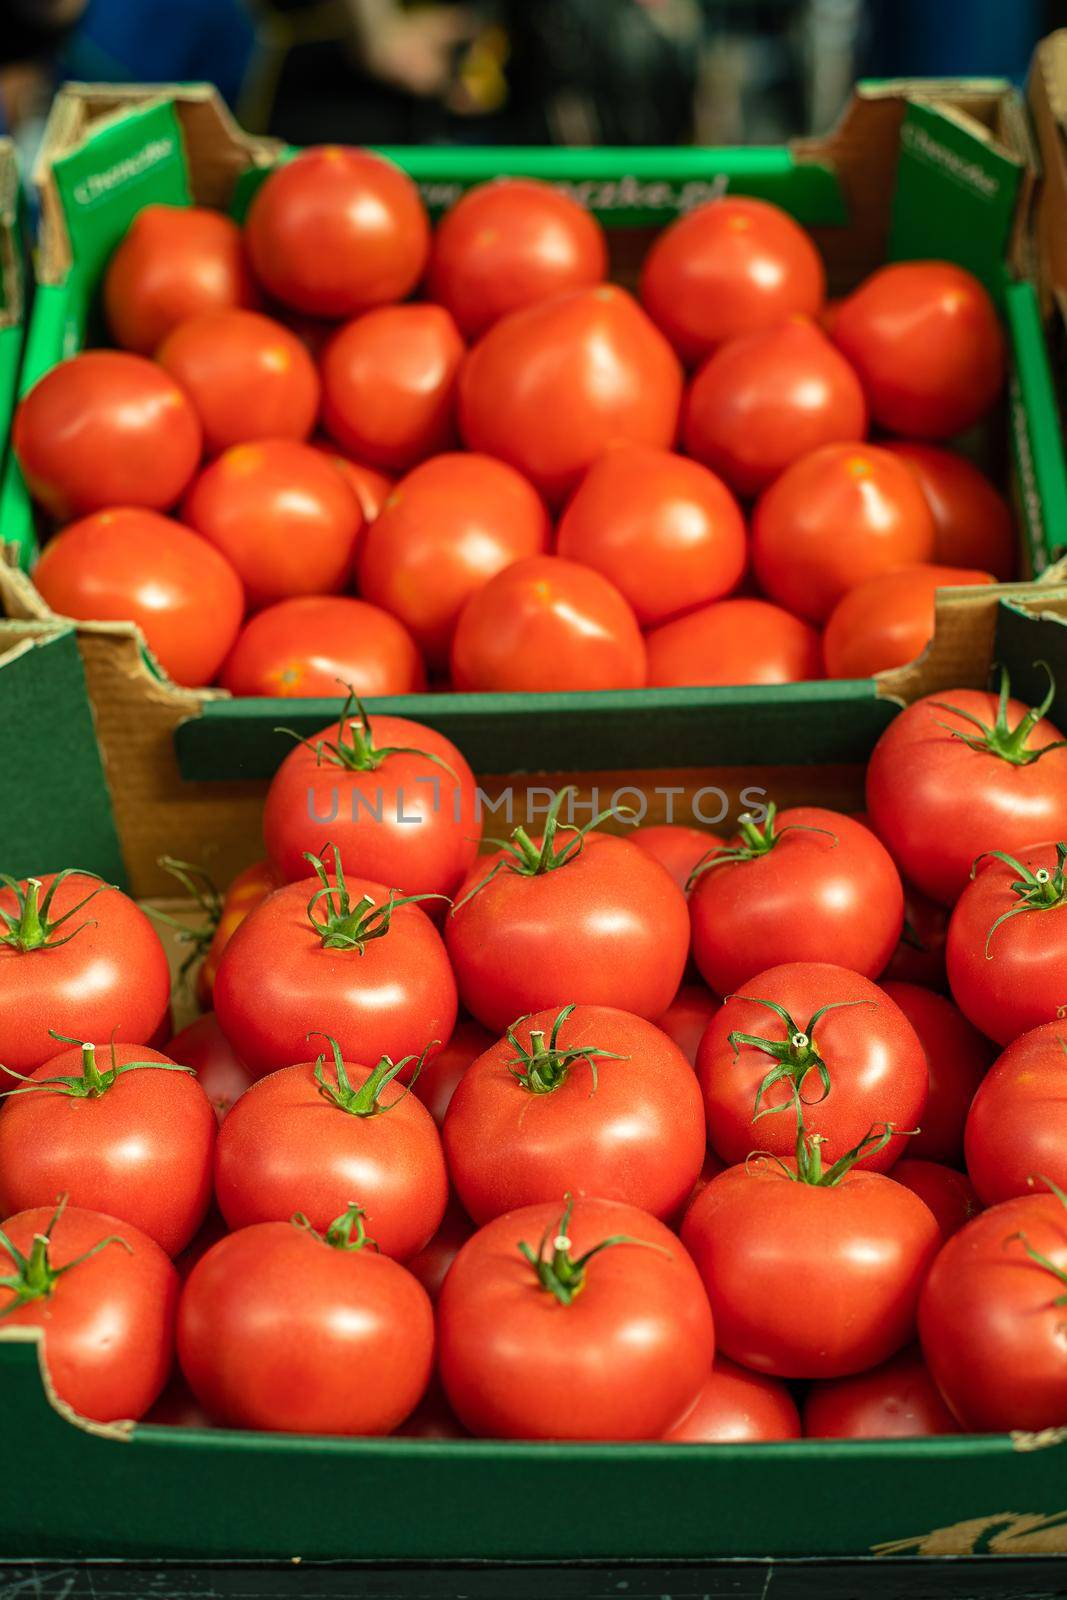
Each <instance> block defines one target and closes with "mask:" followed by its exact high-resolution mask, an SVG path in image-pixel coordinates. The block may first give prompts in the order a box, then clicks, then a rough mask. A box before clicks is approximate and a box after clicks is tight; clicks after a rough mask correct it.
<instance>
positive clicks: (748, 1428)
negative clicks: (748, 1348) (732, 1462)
mask: <svg viewBox="0 0 1067 1600" xmlns="http://www.w3.org/2000/svg"><path fill="white" fill-rule="evenodd" d="M799 1438H800V1417H799V1415H798V1414H797V1408H796V1405H795V1403H794V1401H793V1397H792V1395H791V1394H790V1393H789V1390H788V1389H787V1388H786V1386H785V1384H784V1383H779V1382H778V1380H777V1379H776V1378H765V1377H764V1376H763V1375H762V1374H761V1373H759V1372H748V1371H746V1370H745V1368H744V1367H739V1366H738V1365H737V1364H736V1362H733V1361H728V1360H727V1359H726V1357H725V1356H716V1357H715V1365H714V1366H713V1367H712V1369H711V1376H710V1377H709V1378H708V1381H707V1382H706V1383H705V1385H704V1387H703V1389H702V1390H701V1391H700V1394H699V1395H698V1396H697V1402H696V1405H695V1406H694V1407H693V1409H692V1411H690V1413H689V1415H688V1416H687V1417H686V1418H685V1419H684V1421H682V1422H679V1423H678V1425H677V1426H676V1427H674V1428H672V1429H671V1431H670V1433H665V1434H664V1435H663V1440H664V1443H665V1444H762V1443H766V1442H768V1441H771V1440H775V1439H799Z"/></svg>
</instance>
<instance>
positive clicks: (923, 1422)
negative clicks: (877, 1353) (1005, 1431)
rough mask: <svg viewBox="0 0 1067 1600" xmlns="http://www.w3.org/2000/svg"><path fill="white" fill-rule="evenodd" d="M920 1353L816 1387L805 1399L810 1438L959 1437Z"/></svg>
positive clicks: (908, 1352) (907, 1353)
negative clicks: (933, 1435) (931, 1435)
mask: <svg viewBox="0 0 1067 1600" xmlns="http://www.w3.org/2000/svg"><path fill="white" fill-rule="evenodd" d="M959 1431H960V1429H959V1424H958V1423H957V1421H956V1419H955V1417H953V1415H952V1413H951V1411H950V1410H949V1409H948V1407H947V1406H946V1404H945V1402H944V1401H943V1400H942V1398H941V1396H940V1394H939V1393H938V1389H937V1385H936V1384H935V1383H934V1380H933V1378H931V1376H930V1374H929V1372H928V1371H927V1368H926V1363H925V1362H924V1361H923V1358H922V1356H921V1355H920V1353H919V1352H918V1351H917V1350H911V1349H908V1350H902V1351H901V1353H900V1355H898V1356H894V1357H893V1358H892V1360H891V1361H886V1362H884V1363H883V1364H882V1366H880V1367H875V1368H874V1370H873V1371H871V1372H861V1373H859V1374H858V1375H857V1376H856V1377H853V1378H836V1379H832V1380H831V1381H830V1382H829V1383H813V1384H812V1386H811V1388H810V1389H809V1390H808V1393H807V1395H806V1396H805V1399H804V1437H805V1438H806V1439H918V1438H921V1437H923V1436H924V1435H927V1434H945V1433H959Z"/></svg>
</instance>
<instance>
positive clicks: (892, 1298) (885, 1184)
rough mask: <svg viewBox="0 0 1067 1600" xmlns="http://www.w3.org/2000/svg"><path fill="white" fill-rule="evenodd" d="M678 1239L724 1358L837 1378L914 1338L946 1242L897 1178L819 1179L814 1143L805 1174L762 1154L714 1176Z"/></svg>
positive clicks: (849, 1174)
mask: <svg viewBox="0 0 1067 1600" xmlns="http://www.w3.org/2000/svg"><path fill="white" fill-rule="evenodd" d="M876 1142H877V1141H876ZM798 1148H799V1149H801V1150H804V1149H805V1147H804V1146H803V1144H801V1145H799V1146H798ZM805 1172H806V1173H808V1176H807V1177H806V1178H805V1177H804V1176H803V1173H805ZM682 1242H683V1244H685V1245H686V1247H687V1248H688V1249H689V1251H690V1252H691V1254H692V1256H693V1259H694V1261H695V1262H696V1265H697V1269H698V1270H699V1272H700V1275H701V1277H702V1278H703V1280H704V1287H705V1288H706V1289H707V1291H708V1298H709V1300H710V1301H711V1309H712V1314H713V1316H714V1318H715V1333H716V1338H717V1340H718V1345H719V1348H720V1351H721V1352H722V1353H723V1354H725V1355H729V1356H730V1357H732V1359H733V1360H735V1361H740V1362H741V1363H742V1364H743V1365H744V1366H746V1367H752V1368H754V1369H755V1370H756V1371H757V1372H767V1373H772V1374H774V1375H775V1376H776V1377H780V1378H838V1377H845V1376H847V1375H848V1374H849V1373H853V1372H863V1371H865V1370H866V1369H867V1368H868V1367H872V1366H874V1364H875V1363H876V1362H878V1361H884V1360H886V1358H887V1357H888V1356H891V1355H893V1354H894V1352H895V1351H897V1350H899V1349H900V1348H901V1346H902V1345H904V1344H906V1343H907V1341H908V1339H909V1338H911V1336H912V1334H913V1333H914V1329H915V1308H916V1303H917V1301H918V1298H919V1291H920V1289H921V1288H922V1283H923V1279H924V1278H925V1276H926V1273H927V1270H928V1268H929V1266H930V1262H931V1261H932V1260H933V1258H934V1256H935V1255H936V1254H937V1249H938V1246H939V1244H940V1242H941V1235H940V1233H939V1231H938V1227H937V1223H936V1222H935V1221H934V1218H933V1215H932V1214H931V1212H930V1211H929V1210H928V1209H927V1207H926V1206H925V1205H924V1204H923V1202H922V1201H921V1200H919V1199H918V1198H917V1196H915V1195H914V1194H912V1193H911V1192H910V1191H909V1190H907V1189H905V1188H903V1187H902V1186H901V1185H900V1184H899V1183H894V1182H893V1180H892V1178H887V1177H885V1176H883V1174H882V1173H880V1172H868V1171H857V1170H856V1169H855V1168H854V1167H853V1168H851V1169H849V1170H847V1171H845V1172H844V1173H839V1174H836V1175H835V1169H834V1168H833V1167H831V1168H830V1169H829V1171H828V1172H826V1173H823V1172H822V1171H821V1167H820V1163H819V1156H818V1146H817V1145H814V1146H813V1145H810V1144H809V1145H808V1146H807V1149H806V1153H805V1154H804V1155H803V1157H802V1165H801V1168H800V1170H799V1171H798V1168H797V1162H796V1161H793V1160H790V1161H788V1162H785V1163H783V1162H780V1161H778V1160H777V1159H771V1158H769V1157H766V1156H758V1157H754V1158H753V1159H751V1160H749V1161H746V1162H745V1164H744V1165H743V1166H737V1167H728V1168H727V1170H726V1171H725V1172H723V1173H720V1174H719V1176H718V1177H717V1178H713V1179H712V1180H711V1182H710V1183H709V1184H708V1186H707V1188H706V1189H705V1190H704V1191H703V1193H702V1194H699V1195H698V1196H697V1198H696V1199H695V1200H694V1202H693V1204H692V1206H691V1207H690V1208H689V1211H688V1212H687V1214H686V1218H685V1222H684V1223H683V1225H682ZM798 1284H802V1285H803V1292H802V1293H797V1285H798Z"/></svg>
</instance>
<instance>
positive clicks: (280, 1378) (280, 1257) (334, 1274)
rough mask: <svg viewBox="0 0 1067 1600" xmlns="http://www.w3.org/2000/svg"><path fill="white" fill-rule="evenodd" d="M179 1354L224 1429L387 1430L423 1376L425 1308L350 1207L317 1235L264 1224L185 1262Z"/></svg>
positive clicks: (429, 1358)
mask: <svg viewBox="0 0 1067 1600" xmlns="http://www.w3.org/2000/svg"><path fill="white" fill-rule="evenodd" d="M353 1230H355V1237H353ZM178 1359H179V1360H180V1362H181V1367H182V1371H183V1373H184V1374H185V1377H186V1380H187V1382H188V1384H189V1387H190V1388H191V1389H192V1391H193V1393H194V1394H195V1395H196V1398H197V1399H198V1400H199V1401H200V1403H201V1405H202V1406H203V1407H204V1408H205V1410H206V1411H207V1412H208V1413H209V1415H211V1416H212V1417H215V1418H216V1419H217V1420H218V1421H219V1422H221V1423H223V1424H224V1425H225V1426H227V1427H231V1428H265V1429H268V1430H269V1431H270V1432H272V1433H307V1434H350V1433H361V1434H382V1433H391V1432H392V1431H393V1429H394V1428H396V1427H397V1426H398V1425H399V1424H400V1423H401V1422H403V1420H404V1418H405V1417H406V1416H408V1415H409V1414H410V1412H412V1411H413V1410H414V1409H415V1407H416V1405H417V1404H418V1402H419V1400H420V1399H421V1398H422V1395H423V1393H424V1391H425V1389H426V1386H427V1384H428V1383H429V1381H430V1371H431V1368H432V1365H433V1308H432V1307H431V1305H430V1301H429V1298H428V1297H427V1294H426V1291H425V1289H424V1288H423V1287H422V1285H421V1284H420V1283H417V1282H416V1281H415V1279H414V1278H413V1277H412V1276H411V1273H410V1272H406V1271H405V1270H404V1268H403V1267H401V1266H399V1265H398V1264H397V1262H395V1261H392V1260H390V1258H389V1257H388V1256H383V1255H378V1254H377V1253H376V1252H375V1251H374V1250H372V1249H369V1248H368V1247H367V1242H366V1241H365V1235H364V1232H363V1224H362V1219H361V1218H360V1216H359V1207H358V1206H352V1207H350V1208H349V1209H348V1210H347V1211H346V1212H345V1214H344V1215H343V1216H342V1217H338V1218H337V1219H336V1221H335V1222H334V1223H333V1224H332V1226H331V1227H330V1228H328V1229H327V1230H326V1232H325V1233H324V1234H321V1233H316V1232H314V1231H313V1230H312V1229H311V1228H309V1227H307V1226H306V1225H305V1226H294V1224H293V1223H291V1222H260V1223H257V1224H256V1225H255V1226H254V1227H251V1228H242V1229H241V1230H240V1232H238V1233H231V1234H229V1235H228V1236H227V1237H226V1238H225V1239H221V1240H220V1241H219V1243H218V1244H217V1245H215V1247H214V1248H213V1249H212V1250H209V1251H208V1253H207V1255H206V1256H205V1257H204V1259H203V1260H202V1261H201V1262H199V1263H198V1265H197V1266H196V1267H195V1268H194V1269H193V1271H192V1274H191V1275H190V1278H189V1281H188V1283H187V1284H186V1286H185V1290H184V1293H183V1294H182V1300H181V1306H180V1308H179V1312H178Z"/></svg>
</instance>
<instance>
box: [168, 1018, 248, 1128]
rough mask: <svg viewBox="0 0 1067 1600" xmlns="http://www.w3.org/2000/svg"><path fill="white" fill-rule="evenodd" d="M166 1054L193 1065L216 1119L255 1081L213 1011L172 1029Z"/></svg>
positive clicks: (188, 1065)
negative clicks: (172, 1035)
mask: <svg viewBox="0 0 1067 1600" xmlns="http://www.w3.org/2000/svg"><path fill="white" fill-rule="evenodd" d="M167 1055H168V1056H169V1057H170V1059H171V1061H178V1062H180V1063H181V1065H182V1066H183V1067H192V1068H193V1070H194V1072H195V1073H196V1076H197V1079H198V1081H199V1083H200V1087H201V1088H202V1089H203V1091H204V1093H205V1094H206V1095H207V1097H208V1099H209V1100H210V1102H211V1105H212V1109H213V1110H214V1112H215V1117H216V1120H217V1121H218V1122H219V1123H221V1122H222V1121H223V1120H224V1118H225V1117H226V1116H227V1114H228V1112H229V1110H230V1107H231V1106H232V1105H233V1103H234V1101H235V1100H238V1099H240V1097H241V1095H243V1094H244V1092H245V1090H246V1089H247V1088H248V1087H249V1085H250V1084H251V1083H253V1082H254V1081H255V1080H254V1079H253V1077H252V1074H251V1073H250V1072H249V1070H248V1068H247V1067H246V1066H245V1064H244V1062H243V1061H242V1060H241V1059H240V1057H239V1056H238V1055H237V1054H236V1052H235V1050H234V1048H233V1046H232V1045H231V1044H230V1042H229V1040H228V1039H227V1038H226V1035H225V1034H224V1033H223V1031H222V1029H221V1028H220V1027H219V1024H218V1018H217V1017H216V1016H215V1013H214V1012H213V1011H208V1012H205V1014H204V1015H203V1016H202V1017H197V1018H196V1020H195V1021H193V1022H190V1023H189V1024H188V1026H187V1027H184V1028H182V1029H181V1031H180V1032H179V1033H176V1034H175V1035H174V1037H173V1039H172V1040H171V1041H170V1043H169V1044H168V1045H167Z"/></svg>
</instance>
